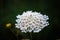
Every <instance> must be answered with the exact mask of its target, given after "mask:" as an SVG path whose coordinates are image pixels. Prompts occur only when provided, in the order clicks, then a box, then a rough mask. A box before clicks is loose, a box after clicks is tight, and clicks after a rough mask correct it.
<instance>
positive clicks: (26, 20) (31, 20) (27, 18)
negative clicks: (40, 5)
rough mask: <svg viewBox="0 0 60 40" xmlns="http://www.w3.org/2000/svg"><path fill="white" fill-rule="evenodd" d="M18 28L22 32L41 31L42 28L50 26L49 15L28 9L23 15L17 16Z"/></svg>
mask: <svg viewBox="0 0 60 40" xmlns="http://www.w3.org/2000/svg"><path fill="white" fill-rule="evenodd" d="M16 17H17V19H16V22H17V23H16V24H15V26H16V28H19V29H20V30H21V32H25V33H27V32H40V31H41V29H43V28H44V27H46V26H48V25H49V23H48V21H47V20H48V19H49V18H48V16H47V15H42V14H41V13H40V12H32V11H26V12H23V14H22V15H17V16H16Z"/></svg>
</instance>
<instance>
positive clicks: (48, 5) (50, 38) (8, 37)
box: [0, 0, 60, 40]
mask: <svg viewBox="0 0 60 40" xmlns="http://www.w3.org/2000/svg"><path fill="white" fill-rule="evenodd" d="M59 9H60V7H59V1H58V0H0V40H4V39H5V40H17V39H16V37H15V36H14V34H13V33H12V32H11V31H10V30H9V29H7V28H6V27H5V25H6V23H12V24H13V27H14V24H15V20H16V15H18V14H22V12H23V11H28V10H32V11H37V12H41V13H42V14H46V15H48V16H49V23H50V25H49V26H48V27H45V28H44V29H43V30H42V31H41V32H39V33H37V34H33V35H34V36H33V40H56V39H59V38H60V22H59V21H60V19H59V18H60V15H59V13H60V11H59ZM22 38H23V37H22V36H20V39H22Z"/></svg>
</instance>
